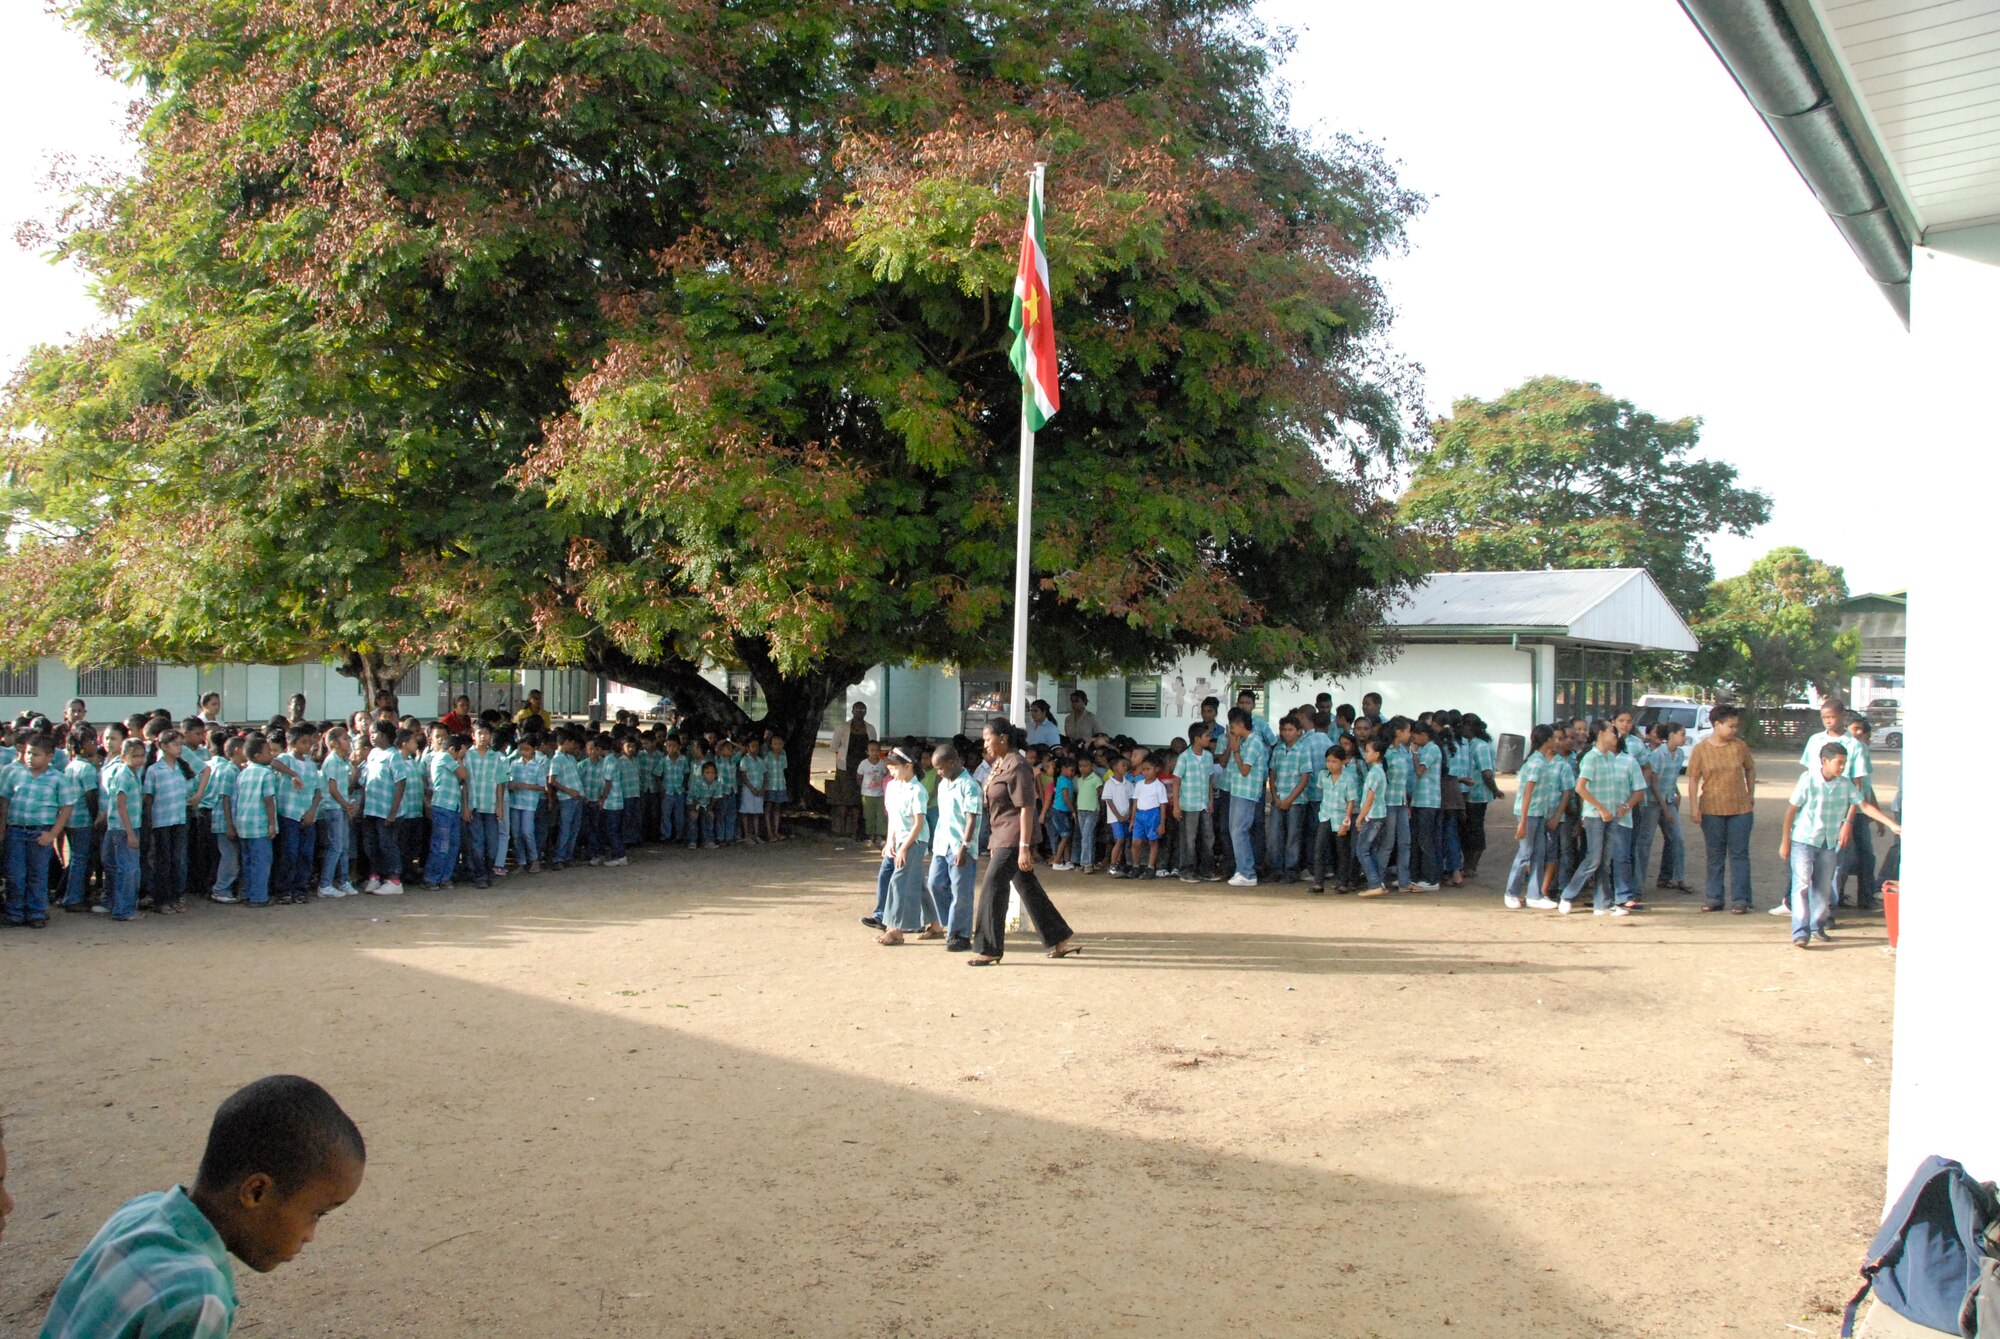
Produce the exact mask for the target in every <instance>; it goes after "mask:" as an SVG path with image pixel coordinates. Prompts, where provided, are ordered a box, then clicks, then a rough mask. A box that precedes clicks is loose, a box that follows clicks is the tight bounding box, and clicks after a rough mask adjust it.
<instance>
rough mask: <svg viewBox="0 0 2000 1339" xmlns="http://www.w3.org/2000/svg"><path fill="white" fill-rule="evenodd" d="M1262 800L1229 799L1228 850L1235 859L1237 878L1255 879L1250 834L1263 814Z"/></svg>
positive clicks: (1255, 871) (1255, 856) (1239, 796)
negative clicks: (1259, 816)
mask: <svg viewBox="0 0 2000 1339" xmlns="http://www.w3.org/2000/svg"><path fill="white" fill-rule="evenodd" d="M1263 808H1264V801H1263V800H1262V799H1248V798H1246V797H1244V796H1242V795H1231V796H1230V797H1229V850H1230V853H1231V854H1232V855H1234V856H1235V857H1236V873H1237V875H1238V877H1240V878H1245V879H1254V878H1256V877H1257V851H1256V848H1255V847H1254V846H1253V845H1252V844H1251V836H1250V834H1251V832H1252V831H1253V830H1255V828H1256V826H1257V817H1258V815H1259V814H1260V813H1262V812H1263Z"/></svg>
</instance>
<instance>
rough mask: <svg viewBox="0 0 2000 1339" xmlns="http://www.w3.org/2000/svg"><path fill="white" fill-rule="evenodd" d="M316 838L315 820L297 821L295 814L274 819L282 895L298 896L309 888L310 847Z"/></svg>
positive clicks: (316, 825)
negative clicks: (313, 821) (275, 821)
mask: <svg viewBox="0 0 2000 1339" xmlns="http://www.w3.org/2000/svg"><path fill="white" fill-rule="evenodd" d="M318 839H319V825H318V824H317V823H301V822H300V821H299V820H298V819H296V818H284V817H280V818H279V819H278V892H279V893H280V894H281V895H283V896H286V897H302V896H304V895H305V894H306V893H307V892H308V891H309V890H310V889H311V888H312V886H313V885H312V875H313V848H314V846H315V844H316V843H317V841H318Z"/></svg>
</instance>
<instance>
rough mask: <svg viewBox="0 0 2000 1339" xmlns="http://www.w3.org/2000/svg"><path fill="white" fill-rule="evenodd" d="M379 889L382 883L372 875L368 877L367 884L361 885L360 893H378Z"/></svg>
mask: <svg viewBox="0 0 2000 1339" xmlns="http://www.w3.org/2000/svg"><path fill="white" fill-rule="evenodd" d="M381 888H382V881H381V880H380V879H378V878H375V877H374V876H372V875H371V876H369V879H368V882H366V883H364V884H362V885H361V891H362V892H364V893H374V892H380V891H381Z"/></svg>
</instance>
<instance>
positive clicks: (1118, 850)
mask: <svg viewBox="0 0 2000 1339" xmlns="http://www.w3.org/2000/svg"><path fill="white" fill-rule="evenodd" d="M1099 798H1101V799H1102V800H1103V801H1104V822H1105V825H1106V826H1107V827H1109V828H1110V829H1111V856H1110V864H1109V865H1108V866H1107V868H1108V869H1110V871H1111V877H1112V878H1114V879H1129V878H1131V877H1132V874H1131V868H1132V867H1131V864H1130V863H1129V862H1130V857H1131V854H1132V845H1131V837H1132V778H1131V777H1129V776H1128V775H1126V771H1125V759H1124V757H1123V756H1122V755H1113V756H1112V759H1111V775H1110V776H1108V777H1106V778H1105V779H1104V790H1103V792H1102V794H1101V795H1100V797H1099Z"/></svg>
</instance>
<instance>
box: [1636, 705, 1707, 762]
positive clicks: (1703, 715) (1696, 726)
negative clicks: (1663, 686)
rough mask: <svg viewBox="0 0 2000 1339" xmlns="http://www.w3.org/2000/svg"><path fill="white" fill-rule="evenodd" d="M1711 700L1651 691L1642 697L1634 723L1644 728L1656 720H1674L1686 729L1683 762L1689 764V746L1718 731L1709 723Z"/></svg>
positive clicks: (1639, 728) (1682, 752) (1682, 745)
mask: <svg viewBox="0 0 2000 1339" xmlns="http://www.w3.org/2000/svg"><path fill="white" fill-rule="evenodd" d="M1708 710H1709V708H1708V703H1706V702H1697V701H1695V700H1694V699H1693V698H1691V697H1670V696H1667V695H1665V694H1662V693H1648V694H1646V695H1645V696H1644V697H1642V698H1640V699H1639V706H1638V714H1637V715H1636V716H1634V717H1633V718H1632V727H1633V728H1634V729H1635V730H1641V731H1643V730H1644V729H1645V728H1646V727H1647V726H1649V725H1651V724H1653V722H1655V721H1671V722H1673V723H1674V724H1676V725H1679V726H1681V727H1682V728H1683V729H1685V730H1686V731H1687V739H1686V741H1685V742H1683V743H1682V744H1681V766H1682V767H1686V766H1687V758H1688V750H1689V749H1691V748H1693V747H1694V746H1695V745H1696V744H1699V743H1700V742H1701V741H1702V740H1704V739H1707V738H1708V737H1709V736H1710V735H1712V734H1714V733H1715V727H1714V726H1713V725H1711V724H1709V720H1708Z"/></svg>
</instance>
